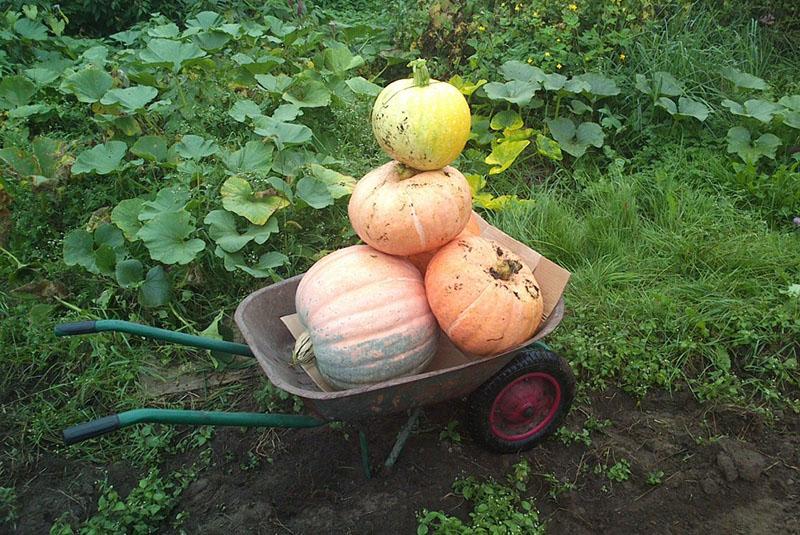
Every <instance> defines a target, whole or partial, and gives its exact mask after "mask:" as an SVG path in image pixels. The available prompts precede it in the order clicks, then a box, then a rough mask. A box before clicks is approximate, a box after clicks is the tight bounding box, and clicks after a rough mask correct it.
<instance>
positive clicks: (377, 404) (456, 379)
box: [55, 223, 575, 477]
mask: <svg viewBox="0 0 800 535" xmlns="http://www.w3.org/2000/svg"><path fill="white" fill-rule="evenodd" d="M484 225H485V223H484ZM487 226H488V225H487ZM484 230H487V229H484ZM485 233H487V234H489V235H490V237H492V238H494V239H502V240H503V241H505V242H506V244H507V245H510V246H511V247H513V248H514V249H516V250H517V252H520V251H522V252H523V253H524V252H525V250H527V251H530V252H533V251H531V250H530V249H527V247H525V246H524V245H522V244H520V243H519V242H516V241H514V240H512V239H511V238H509V237H507V236H506V235H505V234H502V233H500V231H498V230H497V229H494V227H488V232H485ZM495 234H496V235H495ZM537 254H538V253H537ZM528 261H529V262H531V265H537V266H539V267H540V268H541V269H542V273H544V274H545V275H546V274H547V270H551V271H553V270H558V269H560V268H558V267H557V266H555V264H552V263H551V262H549V261H548V260H546V259H544V258H543V257H541V256H538V257H531V258H530V259H529V260H528ZM554 266H555V267H554ZM562 271H563V270H562ZM534 273H535V274H536V273H537V271H536V270H534ZM564 273H566V272H564ZM568 275H569V274H568V273H566V276H562V277H561V279H560V282H559V286H558V287H556V288H555V290H553V288H548V287H547V285H545V284H542V293H543V296H544V297H545V310H546V317H545V318H544V320H543V322H542V324H541V325H540V327H539V329H538V331H537V332H536V334H535V336H534V337H533V338H532V339H531V340H529V341H528V342H527V343H526V345H524V346H522V347H519V348H516V349H514V350H512V351H509V352H506V353H504V354H501V355H498V356H494V357H491V358H481V359H476V358H470V357H468V356H465V355H463V354H462V353H460V352H459V351H458V350H457V349H455V347H454V346H452V344H451V343H450V342H449V340H447V337H445V336H442V337H441V342H440V347H439V350H438V351H437V354H436V356H435V357H434V360H433V362H432V363H431V365H430V366H429V368H428V370H427V371H425V372H423V373H418V374H416V375H412V376H407V377H400V378H396V379H392V380H389V381H385V382H381V383H378V384H373V385H367V386H361V387H358V388H353V389H348V390H341V391H326V390H324V389H322V388H320V385H319V384H317V383H315V382H314V380H313V379H312V376H311V375H309V373H308V372H307V371H306V370H305V369H303V368H302V367H300V366H298V365H296V364H294V363H293V362H292V351H293V348H294V345H295V340H294V337H293V335H292V333H291V332H290V330H289V329H288V328H287V324H286V323H285V320H286V318H287V317H290V316H291V315H292V314H294V313H295V292H296V290H297V286H298V284H299V282H300V279H301V278H302V275H298V276H295V277H292V278H290V279H286V280H284V281H282V282H279V283H276V284H273V285H270V286H267V287H264V288H262V289H260V290H257V291H256V292H254V293H252V294H250V295H249V296H248V297H246V298H245V299H244V301H242V302H241V303H240V304H239V306H238V308H237V309H236V313H235V315H234V319H235V322H236V324H237V326H238V328H239V330H240V331H241V333H242V336H243V337H244V340H245V341H246V342H247V343H246V344H239V343H233V342H228V341H222V340H217V339H212V338H205V337H201V336H194V335H189V334H185V333H181V332H176V331H170V330H165V329H158V328H154V327H149V326H146V325H140V324H136V323H131V322H127V321H120V320H98V321H84V322H77V323H66V324H61V325H58V326H56V328H55V333H56V335H57V336H71V335H80V334H90V333H97V332H103V331H116V332H123V333H128V334H132V335H139V336H143V337H145V338H150V339H154V340H161V341H165V342H171V343H176V344H180V345H185V346H191V347H195V348H201V349H208V350H214V351H219V352H224V353H229V354H235V355H245V356H252V357H255V358H256V360H257V361H258V363H259V365H260V366H261V368H262V369H263V371H264V372H265V374H266V375H267V377H268V379H269V380H270V382H272V383H273V384H274V385H275V386H276V387H278V388H281V389H283V390H285V391H286V392H288V393H290V394H294V395H295V396H298V397H299V398H300V399H302V401H303V403H304V405H305V408H306V410H307V412H308V414H307V415H292V414H264V413H252V412H211V411H195V410H172V409H135V410H130V411H126V412H122V413H119V414H113V415H110V416H106V417H103V418H100V419H97V420H93V421H90V422H85V423H81V424H78V425H75V426H73V427H70V428H68V429H66V430H64V432H63V438H64V442H65V443H66V444H74V443H77V442H80V441H83V440H86V439H89V438H92V437H96V436H99V435H103V434H105V433H109V432H111V431H114V430H117V429H119V428H122V427H126V426H129V425H134V424H139V423H163V424H188V425H214V426H240V427H285V428H303V427H316V426H321V425H325V424H327V423H330V422H333V421H354V420H358V419H361V418H364V417H368V416H377V415H389V414H395V413H401V412H404V411H411V416H410V418H409V420H408V422H407V423H406V424H405V426H404V427H403V429H402V430H401V432H400V433H399V435H398V439H397V442H396V443H395V445H394V447H393V448H392V451H391V453H390V455H389V457H388V458H387V460H386V462H385V463H384V465H385V466H386V467H387V468H390V467H391V466H392V465H393V464H394V462H395V461H396V459H397V456H398V455H399V453H400V451H401V449H402V447H403V445H404V443H405V441H406V439H407V438H408V436H409V434H410V432H411V430H412V428H413V426H414V425H415V421H416V419H417V418H418V416H419V409H420V407H423V406H426V405H431V404H434V403H438V402H441V401H445V400H451V399H456V398H460V397H462V396H468V398H467V405H466V407H467V409H466V424H467V428H468V429H469V431H470V432H471V434H472V435H473V437H474V438H475V439H476V441H478V442H480V443H482V444H483V445H484V446H485V447H487V448H488V449H489V450H491V451H494V452H498V453H511V452H520V451H524V450H527V449H530V448H531V447H533V446H534V445H535V444H536V443H538V442H539V441H541V440H542V439H544V438H545V437H547V436H548V435H550V434H551V433H553V432H554V431H555V430H556V429H557V428H558V426H559V425H560V422H561V421H562V420H563V418H564V417H565V416H566V414H567V412H568V410H569V407H570V405H571V403H572V400H573V398H574V396H575V378H574V376H573V374H572V371H571V370H570V367H569V364H568V363H567V361H566V360H565V359H564V358H562V357H561V356H559V355H557V354H556V353H554V352H553V351H551V350H550V349H549V348H548V347H547V346H546V345H545V344H544V343H543V342H542V339H543V338H544V337H545V336H547V335H548V334H550V333H551V332H552V331H553V330H554V329H555V328H556V327H557V326H558V324H559V323H560V322H561V319H562V318H563V315H564V302H563V298H562V297H561V294H562V292H563V287H564V286H565V285H566V280H567V278H568ZM540 282H541V281H540ZM548 299H550V301H551V302H550V303H548ZM554 299H555V301H553V300H554ZM359 438H360V444H361V452H362V463H363V468H364V471H365V473H366V475H367V477H369V475H370V470H369V452H368V450H367V447H366V444H367V442H366V437H365V435H364V433H363V431H359Z"/></svg>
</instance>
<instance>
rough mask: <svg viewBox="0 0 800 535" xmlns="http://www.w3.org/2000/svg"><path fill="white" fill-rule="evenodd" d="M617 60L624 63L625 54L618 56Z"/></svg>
mask: <svg viewBox="0 0 800 535" xmlns="http://www.w3.org/2000/svg"><path fill="white" fill-rule="evenodd" d="M619 59H621V60H622V61H625V54H624V53H622V54H620V55H619Z"/></svg>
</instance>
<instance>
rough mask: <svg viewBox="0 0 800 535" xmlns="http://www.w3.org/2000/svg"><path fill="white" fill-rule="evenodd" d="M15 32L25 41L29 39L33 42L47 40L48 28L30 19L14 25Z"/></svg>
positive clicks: (20, 20)
mask: <svg viewBox="0 0 800 535" xmlns="http://www.w3.org/2000/svg"><path fill="white" fill-rule="evenodd" d="M14 31H15V32H17V33H18V34H19V36H20V37H22V38H23V39H29V40H31V41H46V40H47V26H45V25H44V24H42V23H41V22H39V21H35V20H31V19H28V18H22V19H19V20H18V21H17V22H15V23H14Z"/></svg>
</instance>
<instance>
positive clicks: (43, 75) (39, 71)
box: [0, 67, 61, 85]
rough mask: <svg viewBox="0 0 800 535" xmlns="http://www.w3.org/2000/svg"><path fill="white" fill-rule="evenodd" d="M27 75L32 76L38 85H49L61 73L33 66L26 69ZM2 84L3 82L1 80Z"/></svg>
mask: <svg viewBox="0 0 800 535" xmlns="http://www.w3.org/2000/svg"><path fill="white" fill-rule="evenodd" d="M25 76H27V77H28V78H30V79H31V80H32V81H33V83H35V84H36V85H49V84H51V83H53V82H55V81H56V80H57V79H58V77H59V76H61V73H59V72H58V71H54V70H53V69H46V68H44V67H33V68H31V69H25ZM0 84H2V83H1V82H0Z"/></svg>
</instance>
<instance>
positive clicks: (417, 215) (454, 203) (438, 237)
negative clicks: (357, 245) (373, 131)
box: [348, 160, 472, 256]
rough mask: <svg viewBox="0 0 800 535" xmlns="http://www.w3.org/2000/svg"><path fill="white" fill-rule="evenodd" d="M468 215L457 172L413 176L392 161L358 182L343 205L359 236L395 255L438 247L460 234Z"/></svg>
mask: <svg viewBox="0 0 800 535" xmlns="http://www.w3.org/2000/svg"><path fill="white" fill-rule="evenodd" d="M471 212H472V194H471V192H470V189H469V184H468V183H467V179H466V178H464V175H462V174H461V173H460V172H458V170H457V169H455V168H453V167H449V166H448V167H444V168H443V169H436V170H434V171H423V172H419V171H416V170H414V169H411V168H409V167H406V166H405V165H403V164H401V163H400V162H397V161H394V160H393V161H391V162H389V163H387V164H385V165H382V166H380V167H378V168H377V169H375V170H373V171H370V172H369V173H367V174H366V175H365V176H364V178H362V179H361V180H359V181H358V183H357V184H356V187H355V189H354V190H353V194H352V195H351V196H350V204H349V205H348V213H349V215H350V223H351V224H352V225H353V228H354V229H355V231H356V233H357V234H358V235H359V237H360V238H361V239H362V240H364V241H365V242H366V243H367V244H369V245H371V246H372V247H374V248H375V249H377V250H379V251H382V252H384V253H388V254H391V255H398V256H408V255H412V254H418V253H423V252H425V251H431V250H434V249H438V248H439V247H441V246H442V245H444V244H445V243H447V242H449V241H451V240H452V239H453V238H455V237H456V236H457V235H458V234H459V233H460V232H461V231H462V230H464V227H465V226H466V225H467V222H468V221H469V217H470V213H471Z"/></svg>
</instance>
